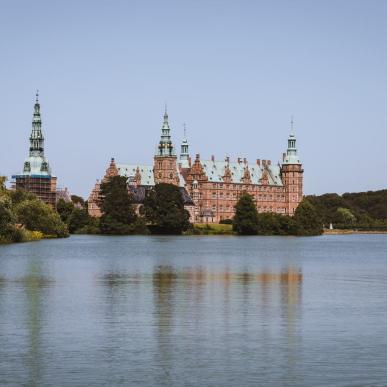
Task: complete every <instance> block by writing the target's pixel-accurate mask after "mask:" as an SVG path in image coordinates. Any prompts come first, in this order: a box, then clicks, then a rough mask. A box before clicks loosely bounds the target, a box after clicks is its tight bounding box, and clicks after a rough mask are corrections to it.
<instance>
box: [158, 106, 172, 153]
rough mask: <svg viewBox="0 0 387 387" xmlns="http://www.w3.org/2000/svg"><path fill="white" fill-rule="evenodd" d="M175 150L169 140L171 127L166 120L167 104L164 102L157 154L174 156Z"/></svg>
mask: <svg viewBox="0 0 387 387" xmlns="http://www.w3.org/2000/svg"><path fill="white" fill-rule="evenodd" d="M174 155H175V151H174V148H173V144H172V140H171V128H170V127H169V122H168V112H167V104H165V111H164V121H163V126H162V127H161V138H160V142H159V145H158V149H157V156H174Z"/></svg>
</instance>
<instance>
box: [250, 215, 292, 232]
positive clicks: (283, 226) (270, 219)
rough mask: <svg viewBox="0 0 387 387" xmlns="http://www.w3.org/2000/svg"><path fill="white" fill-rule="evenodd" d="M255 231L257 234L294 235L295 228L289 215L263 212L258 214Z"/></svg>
mask: <svg viewBox="0 0 387 387" xmlns="http://www.w3.org/2000/svg"><path fill="white" fill-rule="evenodd" d="M257 232H258V235H295V234H296V233H297V229H296V224H295V221H294V219H293V218H291V217H290V216H287V215H280V214H275V213H272V212H265V213H262V214H258V227H257Z"/></svg>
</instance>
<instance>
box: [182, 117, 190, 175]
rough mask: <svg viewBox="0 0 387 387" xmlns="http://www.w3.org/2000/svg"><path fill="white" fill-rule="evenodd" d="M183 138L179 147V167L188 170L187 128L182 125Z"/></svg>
mask: <svg viewBox="0 0 387 387" xmlns="http://www.w3.org/2000/svg"><path fill="white" fill-rule="evenodd" d="M183 128H184V137H183V141H182V142H181V147H180V165H181V167H182V168H189V143H188V140H187V128H186V125H185V123H184V124H183Z"/></svg>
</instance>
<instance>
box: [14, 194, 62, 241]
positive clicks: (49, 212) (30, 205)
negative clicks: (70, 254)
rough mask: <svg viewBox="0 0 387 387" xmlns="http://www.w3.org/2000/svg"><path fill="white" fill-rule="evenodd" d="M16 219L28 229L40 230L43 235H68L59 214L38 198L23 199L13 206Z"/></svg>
mask: <svg viewBox="0 0 387 387" xmlns="http://www.w3.org/2000/svg"><path fill="white" fill-rule="evenodd" d="M15 214H16V217H17V221H18V222H19V223H20V224H21V225H22V226H24V227H25V228H26V229H28V230H30V231H41V232H42V233H43V234H45V235H53V236H58V237H66V236H68V229H67V226H66V225H65V224H64V223H63V222H62V221H61V219H60V216H59V214H58V213H57V212H56V211H55V210H53V209H52V208H51V207H50V206H49V205H48V204H46V203H43V202H42V201H41V200H39V199H34V200H25V201H23V202H21V203H19V204H17V205H16V206H15Z"/></svg>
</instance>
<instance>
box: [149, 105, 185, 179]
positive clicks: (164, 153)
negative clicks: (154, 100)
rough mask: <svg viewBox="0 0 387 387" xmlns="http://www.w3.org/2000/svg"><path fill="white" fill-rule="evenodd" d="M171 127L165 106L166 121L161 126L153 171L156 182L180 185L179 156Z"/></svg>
mask: <svg viewBox="0 0 387 387" xmlns="http://www.w3.org/2000/svg"><path fill="white" fill-rule="evenodd" d="M170 132H171V128H170V127H169V122H168V113H167V108H165V113H164V122H163V126H162V127H161V138H160V142H159V145H158V147H157V151H156V154H155V156H154V164H153V173H154V180H155V183H156V184H159V183H169V184H175V185H179V175H178V171H177V157H176V153H175V149H174V146H173V144H172V140H171V134H170Z"/></svg>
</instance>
